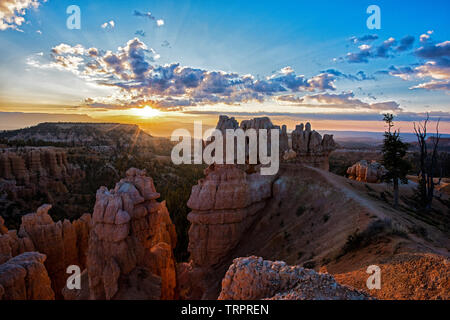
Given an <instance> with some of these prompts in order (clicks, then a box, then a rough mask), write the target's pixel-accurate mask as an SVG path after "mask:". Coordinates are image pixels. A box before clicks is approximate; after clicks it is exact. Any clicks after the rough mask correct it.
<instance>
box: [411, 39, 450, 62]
mask: <svg viewBox="0 0 450 320" xmlns="http://www.w3.org/2000/svg"><path fill="white" fill-rule="evenodd" d="M415 54H416V55H417V56H418V57H421V58H426V59H447V60H448V59H449V57H450V41H444V42H441V43H438V44H431V45H425V46H423V47H420V48H419V49H417V50H416V51H415Z"/></svg>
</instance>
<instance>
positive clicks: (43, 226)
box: [0, 205, 90, 298]
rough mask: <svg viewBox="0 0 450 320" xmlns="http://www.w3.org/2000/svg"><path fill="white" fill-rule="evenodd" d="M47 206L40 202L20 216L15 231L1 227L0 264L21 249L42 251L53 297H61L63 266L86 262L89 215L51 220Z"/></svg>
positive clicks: (63, 284) (64, 271) (64, 277)
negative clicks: (29, 211)
mask: <svg viewBox="0 0 450 320" xmlns="http://www.w3.org/2000/svg"><path fill="white" fill-rule="evenodd" d="M50 208H51V205H43V206H41V207H39V208H38V209H37V212H36V213H30V214H27V215H25V216H23V217H22V224H21V226H20V230H19V232H18V233H17V231H16V230H11V231H7V233H5V230H3V232H4V234H2V235H0V263H1V262H2V261H3V262H4V261H5V260H7V259H10V258H12V257H14V256H17V255H18V254H21V253H23V252H28V251H38V252H40V253H43V254H45V255H46V257H47V258H46V259H45V268H46V270H47V272H48V275H49V277H50V279H51V285H52V288H53V291H54V292H55V295H56V298H62V296H61V290H62V288H63V287H64V286H65V284H66V279H67V277H68V274H67V273H66V269H67V267H68V266H70V265H77V266H79V267H80V268H84V267H85V265H86V252H87V235H88V230H89V224H90V215H89V214H85V215H83V216H82V217H81V218H80V219H78V220H76V221H74V222H73V223H71V222H70V221H69V220H64V221H58V222H57V223H55V222H53V220H52V218H51V217H50V215H49V214H48V210H50ZM0 225H2V221H0ZM0 229H2V228H0ZM4 229H6V228H4ZM43 261H44V260H43Z"/></svg>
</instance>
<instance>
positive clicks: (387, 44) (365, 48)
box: [344, 36, 414, 63]
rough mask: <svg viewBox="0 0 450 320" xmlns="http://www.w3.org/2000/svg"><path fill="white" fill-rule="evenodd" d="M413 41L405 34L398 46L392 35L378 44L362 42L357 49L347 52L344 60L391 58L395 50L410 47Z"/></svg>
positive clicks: (364, 60)
mask: <svg viewBox="0 0 450 320" xmlns="http://www.w3.org/2000/svg"><path fill="white" fill-rule="evenodd" d="M413 43H414V37H412V36H406V37H404V38H403V39H401V40H400V44H399V45H398V46H396V45H397V41H396V40H395V39H394V38H392V37H391V38H389V39H387V40H385V41H383V42H382V43H381V44H380V45H378V46H372V45H367V44H362V45H360V46H359V47H358V48H359V51H357V52H349V53H347V55H346V56H345V57H344V60H346V61H347V62H349V63H368V62H369V60H370V59H376V58H385V59H386V58H393V57H394V56H395V53H396V52H403V51H406V50H409V49H411V48H412V45H413Z"/></svg>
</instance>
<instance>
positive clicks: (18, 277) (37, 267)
mask: <svg viewBox="0 0 450 320" xmlns="http://www.w3.org/2000/svg"><path fill="white" fill-rule="evenodd" d="M44 261H45V255H43V254H40V253H38V252H26V253H22V254H20V255H18V256H16V257H14V258H11V259H10V260H8V261H7V262H6V263H4V264H2V265H0V300H1V299H4V300H53V299H55V294H54V292H53V290H52V288H51V285H50V278H49V276H48V274H47V270H46V269H45V266H44Z"/></svg>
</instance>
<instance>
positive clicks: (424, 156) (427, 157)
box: [414, 113, 442, 210]
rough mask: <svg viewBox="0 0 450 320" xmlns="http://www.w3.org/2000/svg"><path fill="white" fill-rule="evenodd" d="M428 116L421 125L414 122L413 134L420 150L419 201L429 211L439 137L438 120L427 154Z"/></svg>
mask: <svg viewBox="0 0 450 320" xmlns="http://www.w3.org/2000/svg"><path fill="white" fill-rule="evenodd" d="M429 119H430V115H429V114H428V113H427V118H426V119H425V121H424V122H423V123H421V122H419V123H418V124H417V125H416V123H415V122H414V132H415V134H416V137H417V142H418V143H419V149H420V171H419V174H418V176H419V190H418V192H419V199H420V202H421V204H422V205H423V207H424V208H425V209H426V210H430V209H431V204H432V202H433V194H434V187H435V185H436V184H435V182H434V177H435V174H436V169H437V168H436V167H437V158H438V145H439V140H440V138H441V135H440V134H439V123H440V119H439V120H438V121H437V124H436V136H432V137H431V139H430V140H431V141H432V150H431V152H428V146H427V125H428V121H429ZM441 179H442V176H440V177H439V181H438V184H439V183H440V182H441Z"/></svg>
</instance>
